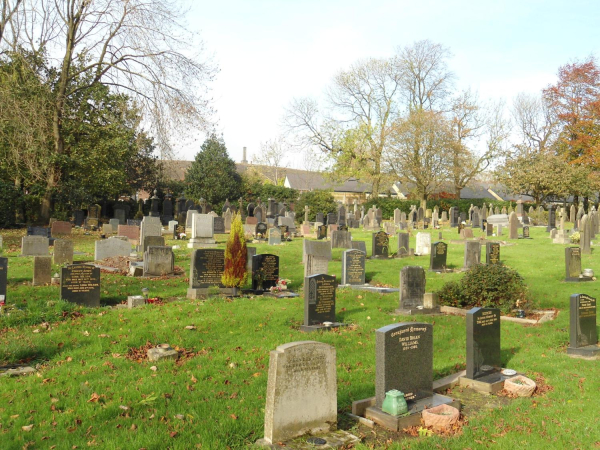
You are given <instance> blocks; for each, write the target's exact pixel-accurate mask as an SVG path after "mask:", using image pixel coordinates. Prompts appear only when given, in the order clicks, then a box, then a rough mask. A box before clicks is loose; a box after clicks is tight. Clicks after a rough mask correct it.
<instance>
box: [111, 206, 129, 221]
mask: <svg viewBox="0 0 600 450" xmlns="http://www.w3.org/2000/svg"><path fill="white" fill-rule="evenodd" d="M114 212H115V219H117V220H118V221H119V225H125V224H126V223H127V211H126V210H125V209H122V208H119V209H115V210H114Z"/></svg>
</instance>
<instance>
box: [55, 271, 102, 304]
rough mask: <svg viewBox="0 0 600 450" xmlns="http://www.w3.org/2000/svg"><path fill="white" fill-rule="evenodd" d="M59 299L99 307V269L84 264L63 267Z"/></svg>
mask: <svg viewBox="0 0 600 450" xmlns="http://www.w3.org/2000/svg"><path fill="white" fill-rule="evenodd" d="M60 298H61V299H62V300H66V301H68V302H72V303H77V304H79V305H85V306H90V307H97V306H100V269H99V268H97V267H93V266H89V265H86V264H75V265H71V266H67V267H63V268H62V269H61V272H60Z"/></svg>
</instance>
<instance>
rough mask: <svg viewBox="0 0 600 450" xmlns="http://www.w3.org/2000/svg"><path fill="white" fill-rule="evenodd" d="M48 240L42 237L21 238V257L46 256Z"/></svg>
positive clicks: (48, 245) (48, 246)
mask: <svg viewBox="0 0 600 450" xmlns="http://www.w3.org/2000/svg"><path fill="white" fill-rule="evenodd" d="M49 248H50V240H49V239H48V238H47V237H43V236H23V237H22V238H21V256H48V253H49Z"/></svg>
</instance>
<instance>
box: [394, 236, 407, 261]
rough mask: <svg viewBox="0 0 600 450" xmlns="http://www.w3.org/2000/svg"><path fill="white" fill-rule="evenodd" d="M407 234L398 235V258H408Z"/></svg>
mask: <svg viewBox="0 0 600 450" xmlns="http://www.w3.org/2000/svg"><path fill="white" fill-rule="evenodd" d="M409 237H410V236H409V235H408V233H398V253H397V257H398V258H404V257H406V256H410V243H409V242H410V241H409Z"/></svg>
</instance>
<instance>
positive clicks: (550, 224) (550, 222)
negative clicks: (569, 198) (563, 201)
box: [546, 205, 556, 233]
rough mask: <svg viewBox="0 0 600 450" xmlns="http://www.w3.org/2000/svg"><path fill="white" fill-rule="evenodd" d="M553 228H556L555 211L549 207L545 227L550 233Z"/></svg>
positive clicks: (552, 207)
mask: <svg viewBox="0 0 600 450" xmlns="http://www.w3.org/2000/svg"><path fill="white" fill-rule="evenodd" d="M553 228H556V210H555V209H554V206H552V205H550V206H549V207H548V226H547V227H546V231H547V232H548V233H550V231H552V229H553Z"/></svg>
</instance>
